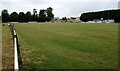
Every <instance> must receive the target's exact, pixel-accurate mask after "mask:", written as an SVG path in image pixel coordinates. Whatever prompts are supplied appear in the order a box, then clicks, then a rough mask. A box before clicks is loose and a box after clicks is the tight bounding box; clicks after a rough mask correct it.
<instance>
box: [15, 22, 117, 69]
mask: <svg viewBox="0 0 120 71" xmlns="http://www.w3.org/2000/svg"><path fill="white" fill-rule="evenodd" d="M15 28H16V30H17V34H18V38H19V41H20V49H21V56H22V60H23V65H22V67H23V68H28V69H115V68H117V65H118V41H117V40H118V24H85V23H83V24H76V23H73V24H69V23H66V24H65V23H64V24H55V23H51V24H50V23H47V24H45V23H37V24H36V23H33V24H27V23H19V24H15Z"/></svg>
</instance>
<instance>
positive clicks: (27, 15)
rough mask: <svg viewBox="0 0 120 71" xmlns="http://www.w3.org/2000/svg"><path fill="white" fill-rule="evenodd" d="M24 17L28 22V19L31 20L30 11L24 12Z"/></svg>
mask: <svg viewBox="0 0 120 71" xmlns="http://www.w3.org/2000/svg"><path fill="white" fill-rule="evenodd" d="M25 19H26V22H28V21H31V20H32V15H31V12H29V11H28V12H27V13H26V14H25Z"/></svg>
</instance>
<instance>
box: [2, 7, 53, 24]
mask: <svg viewBox="0 0 120 71" xmlns="http://www.w3.org/2000/svg"><path fill="white" fill-rule="evenodd" d="M52 11H53V8H51V7H49V8H47V9H41V10H40V11H39V13H37V10H36V9H33V14H32V13H31V12H30V11H28V12H27V13H24V12H19V13H17V12H12V13H11V14H9V13H8V10H6V9H4V10H2V22H29V21H36V22H46V21H47V22H49V21H50V20H52V19H53V18H54V14H53V13H52Z"/></svg>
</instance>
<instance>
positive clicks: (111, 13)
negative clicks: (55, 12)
mask: <svg viewBox="0 0 120 71" xmlns="http://www.w3.org/2000/svg"><path fill="white" fill-rule="evenodd" d="M101 18H103V19H104V20H107V19H114V20H115V22H116V23H119V22H120V9H116V10H105V11H98V12H88V13H83V14H81V16H80V19H81V20H82V21H84V22H87V21H93V20H94V19H101Z"/></svg>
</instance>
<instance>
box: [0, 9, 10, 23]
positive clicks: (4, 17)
mask: <svg viewBox="0 0 120 71" xmlns="http://www.w3.org/2000/svg"><path fill="white" fill-rule="evenodd" d="M2 22H9V13H8V10H6V9H4V10H2Z"/></svg>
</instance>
